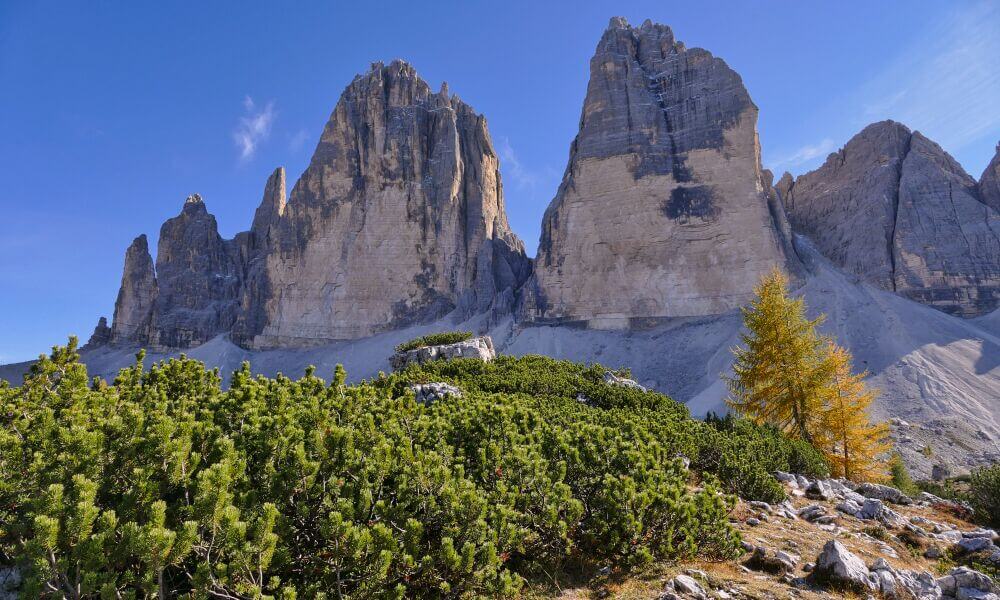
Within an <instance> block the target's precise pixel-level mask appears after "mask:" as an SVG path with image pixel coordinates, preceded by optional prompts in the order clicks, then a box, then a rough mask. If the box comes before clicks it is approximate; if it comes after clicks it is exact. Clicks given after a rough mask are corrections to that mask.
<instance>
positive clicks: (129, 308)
mask: <svg viewBox="0 0 1000 600" xmlns="http://www.w3.org/2000/svg"><path fill="white" fill-rule="evenodd" d="M156 296H157V286H156V271H155V269H154V268H153V257H152V256H150V254H149V244H148V243H147V241H146V235H145V234H143V235H140V236H139V237H137V238H135V240H133V241H132V244H131V245H129V247H128V250H126V251H125V268H124V269H123V271H122V285H121V288H119V290H118V299H117V300H115V316H114V320H113V321H112V326H111V341H112V342H114V343H123V342H132V341H140V342H144V343H148V341H149V336H150V332H151V331H152V321H153V307H154V305H155V303H156ZM95 342H96V340H95Z"/></svg>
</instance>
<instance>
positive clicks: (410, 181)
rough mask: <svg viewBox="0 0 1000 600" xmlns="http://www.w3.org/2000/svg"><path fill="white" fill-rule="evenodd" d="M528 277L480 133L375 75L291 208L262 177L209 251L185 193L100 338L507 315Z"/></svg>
mask: <svg viewBox="0 0 1000 600" xmlns="http://www.w3.org/2000/svg"><path fill="white" fill-rule="evenodd" d="M530 272H531V262H530V260H529V259H528V258H527V257H526V256H525V254H524V246H523V244H522V243H521V241H520V240H519V239H518V238H517V237H516V236H515V235H514V234H513V233H512V232H511V230H510V227H509V225H508V223H507V215H506V212H505V210H504V201H503V186H502V184H501V181H500V171H499V165H498V160H497V155H496V152H494V150H493V145H492V142H491V141H490V136H489V132H488V131H487V128H486V120H485V119H484V118H483V117H482V115H479V114H476V113H475V112H474V111H473V110H472V108H471V107H469V106H468V105H467V104H465V103H464V102H462V101H461V100H460V99H459V98H458V97H457V96H452V95H451V94H449V93H448V89H447V86H443V87H442V89H441V91H440V92H437V93H434V92H432V91H431V90H430V88H429V87H428V86H427V84H426V83H425V82H424V81H423V80H422V79H420V78H419V77H418V76H417V74H416V71H414V69H413V67H411V66H410V65H408V64H406V63H404V62H402V61H395V62H393V63H391V64H389V65H383V64H381V63H377V64H375V65H373V66H372V68H371V70H370V71H369V72H368V73H366V74H365V75H362V76H359V77H357V78H355V79H354V81H353V82H352V83H351V84H350V85H349V86H348V87H347V89H346V90H345V91H344V93H343V95H342V96H341V98H340V101H339V102H338V103H337V106H336V108H335V109H334V111H333V114H332V115H331V117H330V120H329V122H328V123H327V125H326V128H325V129H324V131H323V135H322V137H321V138H320V141H319V145H318V146H317V148H316V151H315V154H314V155H313V158H312V162H311V163H310V165H309V167H308V168H307V169H306V171H305V173H303V175H302V177H301V178H300V179H299V181H298V182H297V183H296V185H295V187H294V188H293V189H292V192H291V196H290V197H286V187H285V170H284V169H281V168H279V169H277V170H276V171H274V173H273V174H272V175H271V177H270V178H269V179H268V181H267V184H266V186H265V189H264V196H263V199H262V201H261V204H260V206H259V208H258V209H257V212H256V214H255V215H254V220H253V224H252V226H251V228H250V230H249V231H246V232H243V233H240V234H238V235H237V236H236V237H235V238H234V239H233V240H224V239H222V238H221V237H220V236H219V233H218V227H217V225H216V222H215V218H214V217H213V216H212V215H210V214H209V213H208V212H207V210H206V209H205V205H204V203H203V202H202V201H201V198H200V197H198V196H197V195H195V196H192V197H191V198H189V199H188V201H187V202H186V203H185V205H184V208H183V210H182V211H181V214H180V215H178V216H177V217H174V218H172V219H170V220H168V221H167V222H166V223H164V225H163V228H162V229H161V231H160V240H159V247H158V252H157V260H156V267H155V269H154V267H153V264H152V260H151V259H150V257H149V251H148V248H147V246H146V239H145V237H141V238H139V239H137V240H136V242H135V243H134V244H133V247H131V248H130V249H129V252H128V253H127V256H126V267H125V276H124V278H123V281H122V291H121V292H120V293H119V300H118V303H117V304H116V309H115V319H114V323H113V326H112V334H111V336H110V338H109V339H110V341H111V342H112V343H119V342H128V343H133V344H140V345H148V346H151V347H156V348H187V347H191V346H195V345H198V344H201V343H204V342H205V341H207V340H209V339H211V338H212V337H214V336H216V335H219V334H220V333H230V334H231V336H232V338H233V339H234V340H235V341H237V342H238V343H240V344H242V345H244V346H247V347H254V348H261V347H281V346H308V345H314V344H321V343H324V342H328V341H332V340H343V339H354V338H359V337H365V336H369V335H372V334H374V333H378V332H380V331H384V330H388V329H393V328H396V327H400V326H405V325H409V324H413V323H416V322H421V321H426V320H431V319H434V318H437V317H440V316H442V315H444V314H446V313H448V312H451V311H453V310H456V309H457V310H459V311H461V313H462V314H467V315H471V314H473V313H482V312H486V311H491V313H492V314H494V315H499V314H506V313H508V312H510V310H512V307H513V304H514V300H515V295H514V291H515V290H516V289H517V288H518V287H520V285H521V284H522V283H523V282H524V281H525V280H526V279H527V278H528V276H529V275H530ZM107 337H108V336H106V335H105V334H104V333H100V334H97V335H95V337H94V342H95V343H100V342H101V341H102V340H104V339H105V338H107Z"/></svg>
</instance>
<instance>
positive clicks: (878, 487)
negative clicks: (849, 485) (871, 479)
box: [854, 483, 913, 505]
mask: <svg viewBox="0 0 1000 600" xmlns="http://www.w3.org/2000/svg"><path fill="white" fill-rule="evenodd" d="M854 491H855V492H857V493H859V494H861V495H862V496H864V497H866V498H876V499H878V500H884V501H886V502H891V503H892V504H903V505H908V504H913V498H910V497H909V496H907V495H906V494H904V493H903V492H902V491H900V490H897V489H896V488H894V487H891V486H888V485H882V484H879V483H862V484H861V485H859V486H858V487H857V489H855V490H854Z"/></svg>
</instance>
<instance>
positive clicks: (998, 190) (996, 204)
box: [979, 144, 1000, 211]
mask: <svg viewBox="0 0 1000 600" xmlns="http://www.w3.org/2000/svg"><path fill="white" fill-rule="evenodd" d="M979 195H980V197H981V198H982V201H983V202H985V203H986V204H987V205H988V206H989V207H991V208H992V209H993V210H996V211H1000V144H997V153H996V154H994V155H993V160H991V161H990V164H989V165H987V166H986V170H985V171H983V174H982V176H981V177H980V178H979Z"/></svg>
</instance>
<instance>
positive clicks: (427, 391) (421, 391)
mask: <svg viewBox="0 0 1000 600" xmlns="http://www.w3.org/2000/svg"><path fill="white" fill-rule="evenodd" d="M408 389H409V390H411V391H412V392H413V396H414V399H416V401H417V402H418V403H420V404H427V405H431V404H434V403H435V402H437V401H438V400H444V399H445V398H446V397H448V396H454V397H456V398H461V397H462V390H460V389H459V388H457V387H455V386H453V385H451V384H450V383H444V382H432V383H417V384H413V385H411V386H409V388H408Z"/></svg>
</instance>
